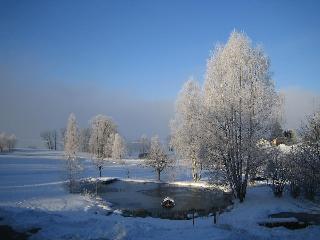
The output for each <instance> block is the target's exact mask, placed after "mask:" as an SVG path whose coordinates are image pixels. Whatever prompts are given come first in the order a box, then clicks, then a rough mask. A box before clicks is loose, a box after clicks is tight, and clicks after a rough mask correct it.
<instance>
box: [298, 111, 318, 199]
mask: <svg viewBox="0 0 320 240" xmlns="http://www.w3.org/2000/svg"><path fill="white" fill-rule="evenodd" d="M301 137H302V142H301V143H300V144H298V145H297V149H296V151H295V154H294V161H295V162H294V163H295V168H294V169H295V170H296V171H295V172H294V176H295V179H296V181H297V182H299V185H300V187H301V189H302V190H303V192H304V194H305V196H306V197H307V198H309V199H313V198H314V196H315V194H316V193H317V191H319V189H320V112H317V113H315V114H314V115H313V116H311V117H309V118H308V121H307V124H306V125H305V126H304V127H302V129H301Z"/></svg>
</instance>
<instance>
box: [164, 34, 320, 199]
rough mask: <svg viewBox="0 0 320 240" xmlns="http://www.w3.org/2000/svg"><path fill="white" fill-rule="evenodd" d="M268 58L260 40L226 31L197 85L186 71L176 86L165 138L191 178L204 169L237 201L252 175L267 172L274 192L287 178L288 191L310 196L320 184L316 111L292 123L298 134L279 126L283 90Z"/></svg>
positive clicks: (279, 191) (319, 131) (319, 121)
mask: <svg viewBox="0 0 320 240" xmlns="http://www.w3.org/2000/svg"><path fill="white" fill-rule="evenodd" d="M269 66H270V61H269V59H268V58H267V56H266V55H265V53H264V52H263V50H262V48H261V47H259V46H253V45H252V43H251V41H250V39H249V38H248V37H247V36H246V35H245V34H244V33H240V32H236V31H234V32H232V33H231V35H230V38H229V40H228V42H227V43H226V44H225V45H218V46H217V47H216V48H215V50H214V51H213V53H212V55H211V57H210V58H209V60H208V62H207V72H206V78H205V83H204V86H203V87H200V85H199V84H198V83H197V82H196V81H194V80H192V79H191V80H189V81H187V82H186V83H185V84H184V86H183V88H182V90H181V92H180V93H179V95H178V98H177V101H176V112H175V116H174V119H173V120H172V121H171V124H170V126H171V134H172V138H171V144H172V146H173V148H174V150H175V152H176V154H177V155H178V156H179V158H180V159H182V160H186V161H188V163H189V165H190V166H191V168H192V177H193V179H194V181H198V180H200V178H201V172H202V169H206V170H207V171H208V172H210V173H211V176H213V177H215V178H218V179H217V180H219V181H221V179H222V181H225V182H227V183H228V184H229V186H230V188H231V190H232V191H233V193H234V194H235V197H236V198H238V199H239V200H240V202H242V201H243V200H244V199H245V196H246V189H247V185H248V181H249V180H250V179H254V178H255V177H256V176H258V175H260V176H264V177H266V178H267V179H271V186H272V189H273V191H274V194H275V195H276V196H281V195H282V193H283V190H284V188H285V186H290V191H291V193H292V195H293V196H297V195H299V193H300V192H303V193H304V194H305V196H306V197H308V198H311V199H312V198H313V197H314V195H315V194H316V192H317V191H319V190H320V113H316V114H314V115H313V116H312V117H311V118H309V119H308V122H307V124H306V126H305V127H303V128H302V129H301V130H300V141H299V139H298V137H297V136H296V134H295V132H293V131H292V130H288V131H283V130H282V128H281V124H280V122H281V115H282V114H281V112H282V111H281V110H282V103H283V98H282V97H281V96H280V95H279V94H277V93H276V91H275V88H274V83H273V81H272V79H271V77H270V76H271V74H270V70H269ZM272 140H274V141H272ZM270 141H272V144H271V143H270ZM281 144H282V145H281ZM283 144H287V145H283Z"/></svg>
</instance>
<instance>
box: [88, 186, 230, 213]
mask: <svg viewBox="0 0 320 240" xmlns="http://www.w3.org/2000/svg"><path fill="white" fill-rule="evenodd" d="M83 188H85V189H86V190H88V191H93V192H94V191H96V189H98V195H99V196H100V197H101V198H102V199H104V200H105V201H107V202H110V203H112V207H113V208H114V209H120V210H122V213H123V215H125V216H139V217H145V216H152V217H160V218H169V219H187V218H188V214H189V213H191V212H194V211H195V212H196V213H197V214H198V215H199V216H207V215H208V214H210V213H212V212H216V211H222V210H223V209H224V208H226V207H227V206H229V205H230V204H231V198H230V196H229V195H226V194H224V193H223V192H222V191H220V190H217V189H208V188H197V187H181V186H177V185H172V184H167V183H155V182H134V181H121V180H117V181H114V182H112V183H108V184H106V183H101V182H100V183H98V187H97V188H96V186H95V183H88V184H86V185H84V186H83ZM166 197H170V198H171V199H174V203H175V206H174V207H173V208H171V209H165V208H163V207H162V206H161V203H162V201H163V199H164V198H166Z"/></svg>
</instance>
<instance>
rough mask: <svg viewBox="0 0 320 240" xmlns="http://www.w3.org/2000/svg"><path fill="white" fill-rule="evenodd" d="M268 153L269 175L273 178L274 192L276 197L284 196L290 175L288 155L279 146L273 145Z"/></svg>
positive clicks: (267, 167)
mask: <svg viewBox="0 0 320 240" xmlns="http://www.w3.org/2000/svg"><path fill="white" fill-rule="evenodd" d="M268 153H269V154H268V161H267V166H266V172H267V177H268V178H270V179H271V187H272V191H273V194H274V195H275V196H276V197H282V194H283V190H284V188H285V186H286V184H287V182H288V177H289V175H288V170H289V169H288V167H289V166H288V156H287V154H286V153H284V152H283V151H281V149H279V147H277V146H271V147H270V149H269V151H268Z"/></svg>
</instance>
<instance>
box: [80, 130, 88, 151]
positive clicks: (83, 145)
mask: <svg viewBox="0 0 320 240" xmlns="http://www.w3.org/2000/svg"><path fill="white" fill-rule="evenodd" d="M89 141H90V128H83V129H81V130H80V135H79V148H80V151H81V152H89V150H90V148H89Z"/></svg>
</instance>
